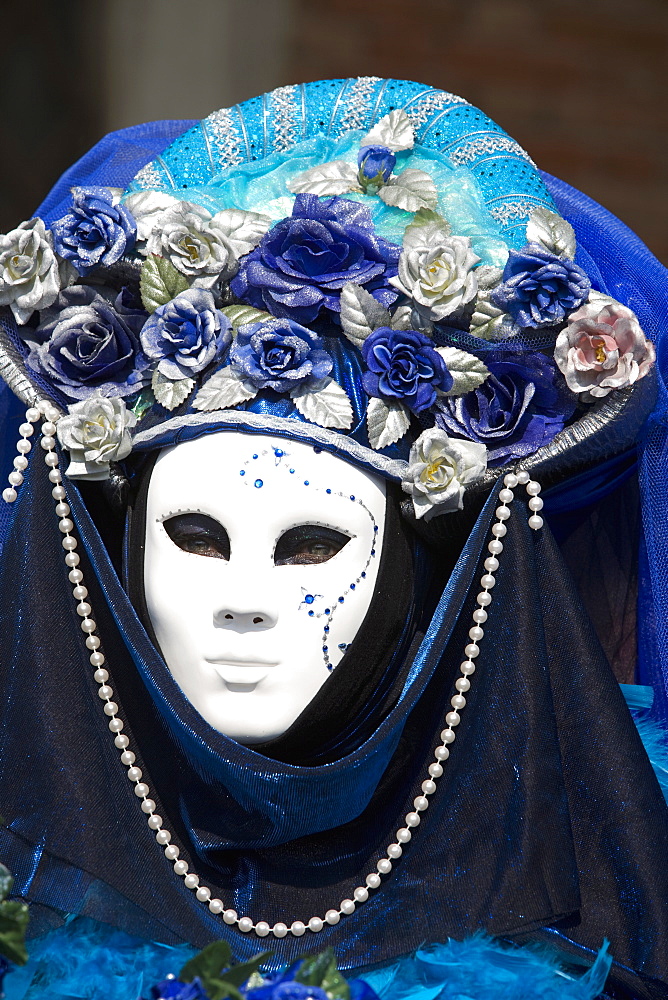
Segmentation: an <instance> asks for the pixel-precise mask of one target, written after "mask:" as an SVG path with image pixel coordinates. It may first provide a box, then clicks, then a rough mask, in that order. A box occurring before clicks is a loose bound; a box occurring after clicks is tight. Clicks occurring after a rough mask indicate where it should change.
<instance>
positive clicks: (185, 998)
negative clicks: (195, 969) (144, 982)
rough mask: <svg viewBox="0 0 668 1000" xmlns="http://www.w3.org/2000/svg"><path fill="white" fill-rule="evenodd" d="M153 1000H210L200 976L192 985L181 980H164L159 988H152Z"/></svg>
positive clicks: (159, 984) (196, 977)
mask: <svg viewBox="0 0 668 1000" xmlns="http://www.w3.org/2000/svg"><path fill="white" fill-rule="evenodd" d="M151 997H152V1000H209V994H208V993H207V992H206V990H205V989H204V987H203V986H202V983H201V982H200V978H199V976H195V978H194V979H193V981H192V983H184V982H182V981H181V980H180V979H175V978H170V979H163V981H162V982H161V983H158V985H157V986H152V987H151Z"/></svg>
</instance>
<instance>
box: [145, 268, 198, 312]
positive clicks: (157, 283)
mask: <svg viewBox="0 0 668 1000" xmlns="http://www.w3.org/2000/svg"><path fill="white" fill-rule="evenodd" d="M189 287H190V284H189V282H188V279H187V278H186V276H185V274H181V272H180V271H177V269H176V268H175V267H174V265H173V264H172V262H171V261H170V260H167V258H166V257H158V256H157V254H151V256H150V257H147V258H146V260H145V261H144V263H143V264H142V266H141V271H140V273H139V291H140V293H141V300H142V303H143V305H144V309H146V311H147V312H149V313H152V312H155V310H156V309H157V308H158V306H164V304H165V302H170V301H171V300H172V299H173V298H175V297H176V296H177V295H178V294H179V293H180V292H185V291H186V289H187V288H189Z"/></svg>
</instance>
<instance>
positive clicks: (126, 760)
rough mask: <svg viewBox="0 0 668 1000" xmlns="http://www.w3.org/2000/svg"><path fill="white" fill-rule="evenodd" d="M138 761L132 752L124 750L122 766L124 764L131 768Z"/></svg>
mask: <svg viewBox="0 0 668 1000" xmlns="http://www.w3.org/2000/svg"><path fill="white" fill-rule="evenodd" d="M136 759H137V758H136V757H135V755H134V754H133V752H132V750H124V751H123V753H122V754H121V764H124V765H125V767H131V766H132V764H134V762H135V760H136Z"/></svg>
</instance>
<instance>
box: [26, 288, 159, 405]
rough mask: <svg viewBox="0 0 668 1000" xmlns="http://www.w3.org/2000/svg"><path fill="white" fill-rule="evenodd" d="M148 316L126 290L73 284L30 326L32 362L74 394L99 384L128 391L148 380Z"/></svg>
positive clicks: (115, 392)
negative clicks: (144, 344)
mask: <svg viewBox="0 0 668 1000" xmlns="http://www.w3.org/2000/svg"><path fill="white" fill-rule="evenodd" d="M145 320H146V313H145V312H143V310H141V309H138V308H134V307H133V305H132V304H129V303H128V298H127V295H126V293H125V292H124V291H122V292H120V293H118V294H117V295H115V293H114V292H113V291H112V290H110V289H104V288H101V287H100V288H97V289H96V288H92V287H90V286H87V285H74V286H72V287H71V288H66V289H65V290H64V291H63V292H61V293H60V295H59V296H58V299H57V300H56V302H55V303H54V305H53V306H52V307H51V308H50V309H49V310H47V312H46V315H45V316H43V322H42V323H41V325H40V326H38V327H37V329H36V330H34V331H32V330H31V331H30V341H29V342H30V343H31V346H32V351H31V353H30V355H29V356H28V365H29V366H30V367H31V368H33V370H35V371H37V372H39V373H40V374H43V375H45V376H46V377H47V378H48V379H49V380H50V381H52V382H53V383H54V384H55V385H56V386H57V387H58V389H60V391H61V392H63V393H64V394H65V395H66V396H69V397H70V398H72V399H86V398H87V397H88V396H90V395H91V394H92V393H93V392H95V391H96V390H99V391H100V392H102V393H103V395H105V396H129V395H130V394H131V393H133V392H136V391H137V390H138V389H139V388H141V385H142V384H143V383H144V382H146V381H147V380H148V376H147V374H146V369H147V368H148V364H149V362H148V359H147V358H146V357H144V355H143V354H142V352H141V351H140V347H139V333H140V331H141V328H142V326H143V325H144V322H145Z"/></svg>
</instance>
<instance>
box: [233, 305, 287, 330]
mask: <svg viewBox="0 0 668 1000" xmlns="http://www.w3.org/2000/svg"><path fill="white" fill-rule="evenodd" d="M220 311H221V312H222V314H223V316H227V318H228V319H229V321H230V323H231V324H232V329H233V330H237V329H238V328H239V327H240V326H247V325H248V324H250V323H264V322H266V321H267V320H268V319H274V317H273V316H272V315H271V313H268V312H264V311H263V310H262V309H255V307H254V306H246V305H243V304H242V303H239V304H238V305H234V306H224V307H223V308H222V309H221V310H220Z"/></svg>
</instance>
